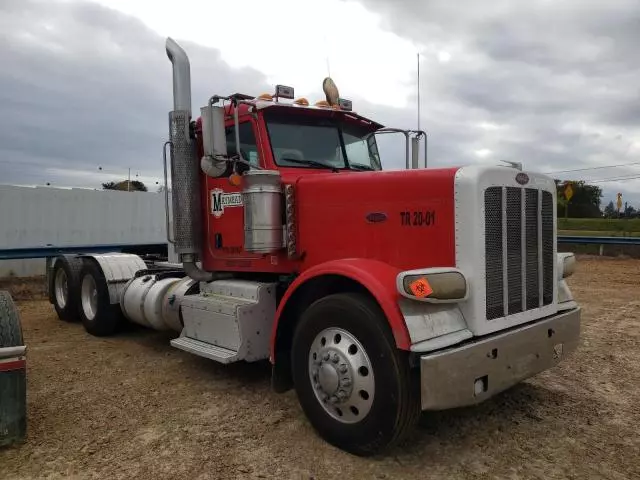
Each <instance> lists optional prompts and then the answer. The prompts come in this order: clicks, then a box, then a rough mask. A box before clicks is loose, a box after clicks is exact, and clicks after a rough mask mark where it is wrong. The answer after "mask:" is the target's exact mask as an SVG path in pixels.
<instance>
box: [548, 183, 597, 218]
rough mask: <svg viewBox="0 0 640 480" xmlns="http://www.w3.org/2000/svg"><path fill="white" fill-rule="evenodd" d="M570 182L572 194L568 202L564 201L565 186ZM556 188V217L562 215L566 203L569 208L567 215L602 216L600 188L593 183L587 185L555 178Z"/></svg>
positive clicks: (578, 216) (575, 216) (563, 214)
mask: <svg viewBox="0 0 640 480" xmlns="http://www.w3.org/2000/svg"><path fill="white" fill-rule="evenodd" d="M568 183H571V188H572V189H573V196H572V197H571V200H570V201H569V202H566V198H565V194H564V192H565V188H566V186H567V184H568ZM556 188H557V191H558V217H564V216H565V212H566V208H567V203H568V208H569V216H570V217H572V218H598V217H600V216H602V212H601V211H600V199H601V198H602V189H601V188H600V187H597V186H595V185H589V184H587V183H586V182H584V181H582V180H580V181H570V182H569V181H565V182H562V181H560V180H556Z"/></svg>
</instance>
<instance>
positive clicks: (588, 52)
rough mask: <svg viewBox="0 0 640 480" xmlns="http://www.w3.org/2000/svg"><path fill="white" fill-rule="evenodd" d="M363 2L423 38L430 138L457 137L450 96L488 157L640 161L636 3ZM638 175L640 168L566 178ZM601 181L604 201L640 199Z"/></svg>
mask: <svg viewBox="0 0 640 480" xmlns="http://www.w3.org/2000/svg"><path fill="white" fill-rule="evenodd" d="M360 1H361V3H363V4H364V5H365V7H367V8H368V9H369V10H373V11H375V12H377V13H379V14H380V15H381V16H382V18H384V19H385V20H384V25H385V27H386V28H387V29H389V30H391V31H393V32H396V33H397V34H399V35H402V36H403V37H404V38H406V39H408V40H411V41H414V42H415V43H416V44H418V45H421V53H422V55H423V58H424V60H423V63H424V66H423V70H424V71H425V73H424V77H423V78H424V81H423V83H422V89H423V91H426V92H427V94H426V97H427V98H428V100H427V102H426V104H425V105H424V107H423V110H424V112H425V117H426V119H425V124H426V125H427V126H428V127H429V132H430V133H431V139H432V140H431V144H438V143H440V142H444V143H446V142H448V141H449V139H448V138H447V135H448V133H449V132H450V131H451V127H454V126H455V125H453V124H450V125H449V126H448V127H449V128H441V127H442V123H441V118H442V106H443V105H447V107H446V110H447V111H448V118H449V119H454V123H455V119H457V120H458V121H459V122H460V123H459V124H458V125H457V127H458V128H460V129H462V130H467V131H473V132H474V134H473V136H472V141H471V143H470V144H469V147H470V145H474V144H475V145H482V147H481V148H483V149H486V150H489V151H491V152H492V154H494V155H492V156H491V160H494V159H507V160H515V161H521V162H524V164H525V166H526V167H527V168H531V169H535V170H539V171H544V172H553V171H559V170H569V169H574V168H575V169H577V168H588V167H592V166H605V165H616V164H624V163H631V162H635V161H638V160H640V158H639V155H638V154H640V52H639V51H638V45H640V2H639V1H638V0H612V1H607V2H599V1H595V0H565V1H562V2H551V1H547V0H530V1H527V2H512V1H507V0H502V1H494V2H471V1H462V2H449V1H444V0H428V1H412V0H360ZM441 52H446V54H447V57H446V58H450V60H449V61H447V62H441V61H439V56H441ZM469 147H468V148H462V149H460V152H459V153H461V154H463V155H464V154H468V153H469V151H470V150H472V149H473V148H472V147H471V148H469ZM462 158H464V160H470V159H469V158H468V157H462ZM447 160H448V161H452V160H457V159H447ZM639 166H640V165H639ZM636 174H637V175H640V168H638V166H631V167H627V168H612V169H598V170H593V171H588V170H586V171H581V172H579V173H578V172H576V173H563V174H559V175H558V176H559V177H563V178H569V179H580V178H583V179H594V180H601V179H605V178H611V177H620V176H625V175H636ZM601 186H602V187H603V188H604V190H605V200H608V199H609V198H611V197H612V196H613V195H614V194H615V191H617V190H620V191H623V192H625V193H626V195H625V197H627V198H630V197H631V198H633V200H635V201H636V202H638V201H640V182H638V181H627V182H624V183H620V184H615V183H602V184H601Z"/></svg>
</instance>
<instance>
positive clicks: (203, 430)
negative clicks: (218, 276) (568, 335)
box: [0, 258, 640, 480]
mask: <svg viewBox="0 0 640 480" xmlns="http://www.w3.org/2000/svg"><path fill="white" fill-rule="evenodd" d="M639 286H640V261H637V260H621V259H602V258H582V259H580V264H579V271H578V273H576V275H575V276H574V278H573V279H572V281H571V287H572V289H573V291H574V294H576V296H577V298H578V300H579V301H580V302H581V303H582V306H583V308H584V317H583V318H584V323H583V337H582V343H581V346H580V349H579V350H578V352H577V353H576V354H575V355H574V356H572V357H571V358H570V359H569V360H567V361H565V362H564V363H563V364H561V365H560V366H558V367H556V368H555V369H552V370H551V371H549V372H545V373H543V374H541V375H539V376H538V377H536V378H535V379H532V380H531V381H527V382H525V383H523V384H522V385H520V386H518V387H516V388H515V389H513V390H511V391H509V392H505V393H503V394H502V395H500V396H498V397H497V398H495V399H492V400H489V401H487V402H485V403H484V404H482V405H480V406H478V407H475V408H468V409H461V410H456V411H449V412H445V413H438V414H428V415H424V417H423V419H422V425H421V427H420V428H419V429H418V431H416V433H415V435H414V436H413V438H411V439H410V441H409V442H408V444H407V445H404V446H403V447H402V448H397V449H395V450H393V451H391V452H389V453H388V454H387V455H384V456H379V457H374V458H369V459H362V458H358V457H354V456H351V455H349V454H346V453H344V452H342V451H340V450H337V449H335V448H333V447H331V446H329V445H327V444H326V443H324V442H323V441H322V440H320V439H319V438H318V437H317V436H316V435H315V433H314V432H313V430H312V429H311V427H310V426H309V424H308V423H307V421H306V419H305V417H304V416H303V414H302V412H301V410H300V408H299V406H298V404H297V400H296V397H295V394H294V393H293V392H289V393H287V394H284V395H277V394H275V393H272V392H271V391H270V386H269V374H270V370H269V365H268V364H267V363H264V364H259V365H255V364H254V365H250V364H239V365H231V366H227V367H224V366H221V365H217V364H215V363H214V362H211V361H208V360H205V359H200V358H198V357H194V356H191V355H189V354H187V353H184V352H181V351H179V350H176V349H173V348H172V347H170V346H169V344H168V341H169V337H168V336H167V335H163V334H158V333H151V332H147V331H143V330H132V331H129V332H126V333H123V334H121V335H120V336H118V337H114V338H109V339H98V338H94V337H90V336H89V335H88V334H86V333H85V331H84V329H83V328H82V326H81V325H77V324H66V323H64V322H60V321H59V320H57V317H56V316H55V313H54V310H53V308H52V306H51V305H49V304H48V303H47V302H46V301H45V300H23V301H19V307H20V311H21V315H22V321H23V325H24V330H25V332H24V333H25V337H26V342H27V345H28V366H29V391H28V397H29V398H28V403H29V406H28V407H29V411H28V415H29V417H28V422H29V434H28V441H27V443H25V444H24V445H22V446H19V447H14V448H10V449H5V450H0V477H1V478H3V479H12V478H60V477H68V476H72V477H75V478H108V479H116V478H123V479H130V478H142V479H147V478H148V479H154V480H155V479H159V478H189V479H200V478H224V479H233V478H243V479H244V478H284V479H310V478H314V479H325V478H341V479H349V478H374V479H391V478H402V479H424V478H494V477H498V478H510V479H514V478H540V479H550V478H576V479H584V478H594V477H595V478H614V479H631V478H640V460H639V459H638V453H639V452H640V368H638V367H639V364H640V360H639V359H640V348H639V347H640V313H639V309H638V308H639V307H640V295H639V293H638V292H639V288H638V287H639Z"/></svg>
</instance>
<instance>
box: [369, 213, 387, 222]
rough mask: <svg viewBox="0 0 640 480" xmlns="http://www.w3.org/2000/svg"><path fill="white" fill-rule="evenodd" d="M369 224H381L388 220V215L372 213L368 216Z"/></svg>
mask: <svg viewBox="0 0 640 480" xmlns="http://www.w3.org/2000/svg"><path fill="white" fill-rule="evenodd" d="M366 219H367V222H369V223H380V222H384V221H385V220H386V219H387V214H386V213H382V212H371V213H369V214H368V215H367V216H366Z"/></svg>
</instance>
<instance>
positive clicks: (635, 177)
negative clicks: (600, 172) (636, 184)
mask: <svg viewBox="0 0 640 480" xmlns="http://www.w3.org/2000/svg"><path fill="white" fill-rule="evenodd" d="M639 178H640V175H629V176H626V177H611V178H602V179H600V180H585V181H584V182H585V183H604V182H624V181H627V180H637V179H639Z"/></svg>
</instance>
